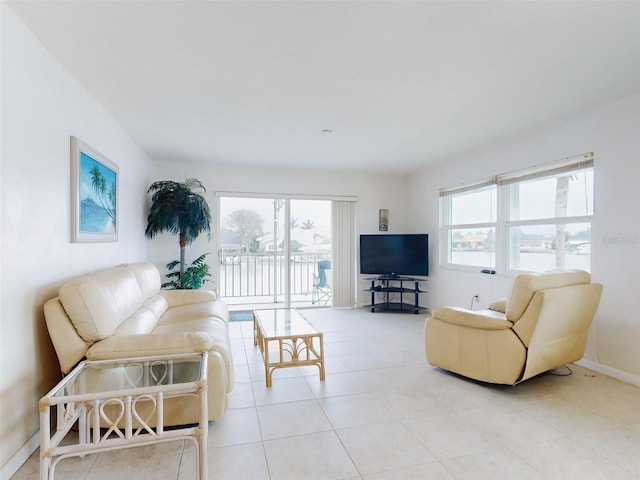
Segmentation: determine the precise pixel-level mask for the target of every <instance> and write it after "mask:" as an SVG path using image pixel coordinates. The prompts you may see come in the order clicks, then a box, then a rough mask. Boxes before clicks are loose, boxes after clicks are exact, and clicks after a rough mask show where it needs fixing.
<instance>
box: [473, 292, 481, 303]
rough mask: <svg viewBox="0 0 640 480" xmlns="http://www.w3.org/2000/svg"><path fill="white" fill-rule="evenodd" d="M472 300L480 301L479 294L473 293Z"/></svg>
mask: <svg viewBox="0 0 640 480" xmlns="http://www.w3.org/2000/svg"><path fill="white" fill-rule="evenodd" d="M473 301H474V302H476V303H480V295H479V294H476V295H474V296H473Z"/></svg>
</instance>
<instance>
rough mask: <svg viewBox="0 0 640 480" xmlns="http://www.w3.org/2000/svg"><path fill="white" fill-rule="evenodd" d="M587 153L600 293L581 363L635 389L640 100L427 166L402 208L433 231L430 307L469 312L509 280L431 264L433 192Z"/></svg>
mask: <svg viewBox="0 0 640 480" xmlns="http://www.w3.org/2000/svg"><path fill="white" fill-rule="evenodd" d="M589 151H593V152H595V203H596V205H595V215H594V221H593V224H592V248H591V259H592V269H591V273H592V277H593V280H594V281H596V282H600V283H602V284H603V285H604V293H603V297H602V301H601V303H600V308H599V310H598V313H597V315H596V318H595V320H594V323H593V326H592V328H591V333H590V339H589V344H588V348H587V352H586V355H585V358H584V361H583V364H585V365H587V366H589V367H591V368H594V369H597V370H599V371H602V372H603V373H607V374H610V375H612V376H616V377H618V378H621V379H623V380H626V381H629V382H632V383H635V384H640V355H638V340H639V339H640V322H638V313H637V309H638V306H637V295H638V292H640V216H639V215H638V213H637V212H638V209H640V189H639V188H638V181H639V179H640V162H639V161H638V153H639V152H640V95H635V96H633V97H629V98H626V99H623V100H620V101H618V102H615V103H612V104H610V105H607V106H605V107H602V108H599V109H597V110H593V111H589V112H585V113H583V114H582V115H579V116H577V117H575V118H571V119H567V120H565V121H562V122H557V123H555V124H552V125H546V126H544V127H540V128H537V129H531V130H529V131H526V132H522V133H521V134H519V135H516V136H514V137H511V138H508V139H504V140H502V141H500V142H496V143H493V144H491V145H486V146H484V147H482V148H478V149H475V150H473V151H470V152H467V153H466V154H463V155H459V156H457V157H455V158H451V159H447V161H446V162H442V163H439V164H438V165H436V166H429V167H425V168H424V169H423V170H422V171H420V172H418V173H417V174H415V175H412V176H410V178H409V182H408V192H409V193H408V203H407V205H409V206H410V218H411V219H412V220H411V221H412V223H417V225H419V227H420V228H421V229H423V230H425V231H427V232H429V233H434V234H435V235H433V236H432V237H430V240H431V242H432V243H433V245H432V247H433V248H432V252H434V256H433V257H432V260H433V261H432V268H431V276H430V290H431V292H432V293H431V294H430V304H431V305H433V306H438V305H455V306H461V307H467V308H468V307H469V305H470V299H471V297H472V296H473V295H474V294H475V293H478V292H479V293H480V298H481V304H480V306H482V305H486V304H488V303H489V302H490V301H491V300H493V299H495V298H497V297H503V296H506V295H507V294H508V293H509V287H510V285H511V282H512V278H506V277H505V276H502V275H495V276H488V275H483V274H480V273H468V272H466V273H464V272H460V271H455V270H447V269H442V268H438V267H437V257H436V256H435V252H437V249H438V247H439V245H438V239H437V232H438V205H439V203H438V202H439V199H438V189H439V188H440V187H447V186H454V185H458V184H461V183H465V182H472V181H474V180H479V179H482V178H485V177H488V176H490V175H494V174H499V173H504V172H509V171H513V170H517V169H520V168H525V167H529V166H532V165H536V164H541V163H546V162H550V161H553V160H561V159H563V158H566V157H569V156H572V155H577V154H582V153H585V152H589Z"/></svg>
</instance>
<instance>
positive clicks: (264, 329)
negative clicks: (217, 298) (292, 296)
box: [253, 308, 325, 387]
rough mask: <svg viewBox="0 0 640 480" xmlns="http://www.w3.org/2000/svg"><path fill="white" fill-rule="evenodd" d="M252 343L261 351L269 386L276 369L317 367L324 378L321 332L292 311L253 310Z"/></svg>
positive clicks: (291, 309)
mask: <svg viewBox="0 0 640 480" xmlns="http://www.w3.org/2000/svg"><path fill="white" fill-rule="evenodd" d="M253 344H254V345H258V347H260V351H261V352H262V357H263V359H264V371H265V375H266V381H267V387H270V386H271V377H272V375H273V371H274V370H275V369H277V368H288V367H303V366H308V365H316V366H317V367H318V368H319V369H320V380H322V381H323V380H324V378H325V373H324V343H323V336H322V333H321V332H317V331H316V330H315V329H314V328H313V327H312V326H311V325H309V323H308V322H307V321H306V320H305V319H304V318H303V317H302V315H300V314H299V313H298V312H297V311H296V310H295V309H293V308H281V309H273V310H254V311H253Z"/></svg>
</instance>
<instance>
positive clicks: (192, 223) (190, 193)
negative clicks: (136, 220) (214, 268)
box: [144, 178, 211, 289]
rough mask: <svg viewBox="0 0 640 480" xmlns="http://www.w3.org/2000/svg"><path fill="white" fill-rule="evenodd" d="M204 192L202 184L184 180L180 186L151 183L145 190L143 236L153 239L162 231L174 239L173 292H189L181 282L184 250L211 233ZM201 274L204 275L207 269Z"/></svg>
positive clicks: (168, 183)
mask: <svg viewBox="0 0 640 480" xmlns="http://www.w3.org/2000/svg"><path fill="white" fill-rule="evenodd" d="M206 191H207V189H206V188H205V187H204V185H203V184H202V182H200V180H197V179H195V178H187V179H186V180H185V181H184V182H174V181H171V180H162V181H158V182H154V183H153V184H151V186H150V187H149V190H148V193H153V195H152V197H151V208H150V210H149V216H148V217H147V228H146V230H145V232H144V233H145V235H146V236H147V237H149V238H153V237H154V236H155V235H158V234H160V233H162V232H165V231H167V232H170V233H173V234H177V235H178V241H179V243H180V261H179V264H180V274H179V277H178V278H177V279H174V282H172V285H171V286H173V287H176V288H182V289H184V288H193V286H191V285H193V284H192V283H191V282H187V281H186V278H185V248H186V246H187V245H188V244H190V243H192V242H193V241H194V240H195V239H196V238H197V237H198V235H200V234H201V233H203V232H207V233H208V234H210V233H211V212H210V210H209V204H208V203H207V201H206V199H205V198H204V197H203V196H202V194H201V193H200V192H202V193H205V192H206ZM200 258H201V259H202V258H203V257H200ZM172 263H173V262H172ZM169 265H171V264H169ZM174 268H175V265H174ZM205 274H208V269H207V271H206V272H205ZM200 285H201V283H200Z"/></svg>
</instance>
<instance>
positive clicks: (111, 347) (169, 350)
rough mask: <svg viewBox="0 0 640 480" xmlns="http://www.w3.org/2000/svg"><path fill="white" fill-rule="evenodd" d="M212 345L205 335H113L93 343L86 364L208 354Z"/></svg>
mask: <svg viewBox="0 0 640 480" xmlns="http://www.w3.org/2000/svg"><path fill="white" fill-rule="evenodd" d="M212 348H213V342H212V341H211V339H210V338H209V335H207V334H206V333H204V332H174V333H165V334H154V333H148V334H137V335H113V336H111V337H108V338H105V339H104V340H101V341H99V342H96V343H94V344H93V345H92V346H91V347H90V348H89V350H87V358H88V359H89V360H111V359H118V358H132V357H150V356H154V355H173V354H178V353H193V352H208V351H210V350H211V349H212Z"/></svg>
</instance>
